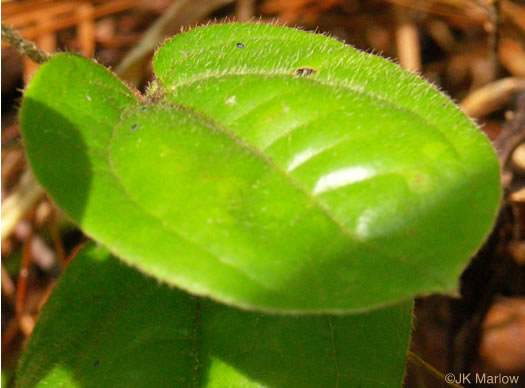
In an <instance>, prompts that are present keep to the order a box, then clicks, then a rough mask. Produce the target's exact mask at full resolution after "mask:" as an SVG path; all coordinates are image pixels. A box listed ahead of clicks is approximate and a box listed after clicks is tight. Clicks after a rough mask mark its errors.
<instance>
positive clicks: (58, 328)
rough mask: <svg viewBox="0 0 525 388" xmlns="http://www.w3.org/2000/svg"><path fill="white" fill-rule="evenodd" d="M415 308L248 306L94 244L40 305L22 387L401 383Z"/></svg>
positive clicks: (24, 363)
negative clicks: (315, 311) (161, 277)
mask: <svg viewBox="0 0 525 388" xmlns="http://www.w3.org/2000/svg"><path fill="white" fill-rule="evenodd" d="M411 308H412V303H411V302H407V303H404V304H402V305H400V306H392V307H388V308H386V309H382V310H377V311H373V312H368V313H363V314H358V315H349V316H344V317H340V316H327V315H323V316H298V317H297V316H283V315H267V314H261V313H256V312H245V311H240V310H236V309H233V308H230V307H227V306H224V305H222V304H218V303H215V302H212V301H210V300H207V299H204V300H201V299H199V298H194V297H192V296H191V295H188V294H186V293H184V292H182V291H180V290H177V289H175V288H170V287H168V286H167V285H164V284H159V282H158V281H156V280H155V279H153V278H150V277H146V276H144V275H143V274H141V273H140V272H139V271H137V270H135V269H133V268H131V267H129V266H127V265H125V264H124V263H121V262H120V261H119V260H117V259H116V258H115V257H113V256H111V255H110V254H109V252H108V251H107V250H105V249H104V248H102V247H95V246H94V244H90V245H89V246H88V247H86V248H85V249H84V250H83V251H82V252H81V253H80V254H79V255H78V256H77V257H76V258H75V260H74V262H73V263H72V264H71V266H70V267H68V269H67V271H66V272H65V274H64V275H63V276H62V277H61V279H60V281H59V284H58V285H57V286H56V288H55V290H54V291H53V294H52V295H51V297H50V299H49V301H48V302H47V303H46V305H45V306H44V309H43V311H42V313H41V316H40V318H39V321H38V323H37V325H36V327H35V330H34V332H33V334H32V336H31V339H30V341H29V343H28V345H27V347H26V351H25V352H24V356H23V358H22V360H21V362H20V364H19V368H18V371H17V386H18V387H20V388H27V387H40V386H42V387H79V388H88V387H94V388H95V387H96V388H98V387H208V388H211V387H217V388H224V387H259V388H260V387H276V388H277V387H282V388H288V387H302V388H303V387H304V388H308V387H319V388H321V387H326V386H339V387H357V386H360V387H378V386H387V387H393V386H400V384H401V381H402V378H403V373H404V368H405V358H406V353H407V348H408V343H409V337H410V327H411ZM50 350H52V351H50Z"/></svg>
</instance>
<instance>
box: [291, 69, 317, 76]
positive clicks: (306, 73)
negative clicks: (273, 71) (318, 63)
mask: <svg viewBox="0 0 525 388" xmlns="http://www.w3.org/2000/svg"><path fill="white" fill-rule="evenodd" d="M316 72H317V70H315V69H312V68H310V67H300V68H298V69H295V70H294V72H293V74H294V75H296V76H298V77H308V76H309V75H312V74H313V73H316Z"/></svg>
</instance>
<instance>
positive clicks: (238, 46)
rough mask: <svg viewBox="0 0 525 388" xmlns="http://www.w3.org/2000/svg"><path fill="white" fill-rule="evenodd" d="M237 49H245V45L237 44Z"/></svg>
mask: <svg viewBox="0 0 525 388" xmlns="http://www.w3.org/2000/svg"><path fill="white" fill-rule="evenodd" d="M235 47H237V48H244V45H243V44H242V43H237V44H236V45H235Z"/></svg>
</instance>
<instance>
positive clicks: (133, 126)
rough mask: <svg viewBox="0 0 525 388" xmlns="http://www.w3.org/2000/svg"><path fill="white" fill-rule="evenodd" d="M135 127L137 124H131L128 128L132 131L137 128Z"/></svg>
mask: <svg viewBox="0 0 525 388" xmlns="http://www.w3.org/2000/svg"><path fill="white" fill-rule="evenodd" d="M137 127H138V125H137V124H133V125H132V126H131V128H130V129H131V130H132V131H134V130H135V129H137Z"/></svg>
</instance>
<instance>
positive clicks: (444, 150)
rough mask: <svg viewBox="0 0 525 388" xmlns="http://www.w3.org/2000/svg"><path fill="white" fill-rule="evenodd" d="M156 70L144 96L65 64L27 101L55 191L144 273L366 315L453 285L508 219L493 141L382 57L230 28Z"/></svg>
mask: <svg viewBox="0 0 525 388" xmlns="http://www.w3.org/2000/svg"><path fill="white" fill-rule="evenodd" d="M153 67H154V71H155V74H156V77H157V79H156V81H155V84H154V85H156V86H155V87H152V88H151V89H150V90H151V92H150V94H149V95H148V96H146V97H145V99H144V100H139V99H138V98H137V97H135V96H134V95H133V93H131V92H130V91H129V90H128V89H127V88H126V87H125V86H124V85H123V84H122V83H121V82H120V81H119V80H118V79H116V78H115V77H114V76H113V75H112V74H111V73H110V72H108V71H107V70H106V69H104V68H103V67H102V66H99V65H97V64H95V63H93V62H91V61H89V60H87V59H83V58H80V57H77V56H75V55H71V54H59V55H55V56H54V57H52V58H51V59H50V60H49V61H48V62H47V63H46V64H44V65H43V66H42V67H41V68H40V70H39V71H38V72H37V74H36V75H35V77H34V79H33V81H32V82H31V84H30V86H29V87H28V89H27V91H26V93H25V98H24V101H23V104H22V110H21V123H22V125H21V128H22V132H23V137H24V142H25V145H26V149H27V153H28V156H29V159H30V161H31V164H32V166H33V169H34V171H35V174H36V176H37V177H38V178H39V179H40V181H41V183H42V184H43V186H44V187H46V188H47V189H48V190H49V192H50V194H51V196H52V197H53V199H54V200H55V201H56V202H57V203H58V204H59V205H60V206H61V207H62V208H63V209H64V210H65V211H66V213H68V214H69V215H70V216H71V218H72V219H73V220H75V221H76V222H77V223H78V224H79V225H80V226H81V228H82V229H83V230H84V231H85V233H87V234H88V235H90V236H91V237H93V238H94V239H95V240H97V241H99V242H101V243H102V244H104V245H105V246H106V247H108V248H109V249H110V250H111V252H113V253H114V254H115V255H117V256H118V257H120V258H121V259H122V260H124V261H126V262H128V263H130V264H132V265H134V266H136V267H138V268H139V269H141V270H142V271H144V272H145V273H148V274H150V275H153V276H155V277H157V278H158V279H161V280H163V281H165V282H168V283H170V284H173V285H176V286H177V287H180V288H183V289H185V290H187V291H189V292H191V293H194V294H197V295H206V296H210V297H211V298H213V299H215V300H218V301H222V302H225V303H227V304H231V305H234V306H238V307H242V308H245V309H253V310H262V311H272V312H283V313H322V312H328V313H349V312H354V313H355V312H359V311H366V310H370V309H373V308H378V307H381V306H385V305H390V304H394V303H397V302H399V301H401V300H408V299H410V298H412V297H414V296H415V295H418V294H421V293H430V292H443V291H448V290H451V289H453V288H454V287H455V285H456V282H457V278H458V276H459V274H460V272H461V271H462V269H463V267H464V266H465V264H466V263H467V262H468V260H469V259H470V257H471V256H472V255H473V254H474V252H475V251H476V249H477V248H478V247H479V245H480V244H481V243H482V242H483V240H484V238H485V237H486V235H487V234H488V232H489V230H490V228H491V226H492V223H493V221H494V217H495V214H496V211H497V208H498V205H499V200H500V196H501V193H500V185H499V165H498V161H497V158H496V156H495V154H494V151H493V149H492V147H491V145H490V143H489V141H488V140H487V139H486V138H485V136H484V135H483V134H482V133H481V132H480V131H479V130H478V128H476V126H475V125H474V124H473V123H472V122H471V121H470V120H469V119H468V118H467V117H466V116H465V115H464V114H463V113H462V112H461V111H460V110H459V109H458V108H457V107H456V106H455V105H454V104H453V103H452V102H451V101H450V99H448V98H447V97H446V96H444V95H443V94H441V93H440V92H439V91H437V90H436V89H434V88H433V87H432V86H431V85H429V84H428V83H426V82H425V81H423V80H421V79H420V78H418V77H417V76H415V75H413V74H411V73H408V72H406V71H404V70H402V69H401V68H399V67H398V66H397V65H395V64H393V63H391V62H389V61H387V60H385V59H382V58H380V57H377V56H373V55H370V54H366V53H363V52H360V51H358V50H355V49H353V48H352V47H350V46H347V45H344V44H343V43H341V42H338V41H336V40H334V39H330V38H328V37H325V36H321V35H316V34H311V33H307V32H302V31H298V30H294V29H289V28H283V27H277V26H272V25H262V24H226V25H216V26H209V27H202V28H196V29H194V30H191V31H189V32H186V33H183V34H180V35H178V36H176V37H175V38H173V39H171V40H169V41H168V42H166V43H165V44H164V45H163V46H162V47H161V48H160V49H159V50H158V52H157V53H156V55H155V58H154V61H153ZM49 85H54V86H53V87H52V88H50V87H49Z"/></svg>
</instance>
